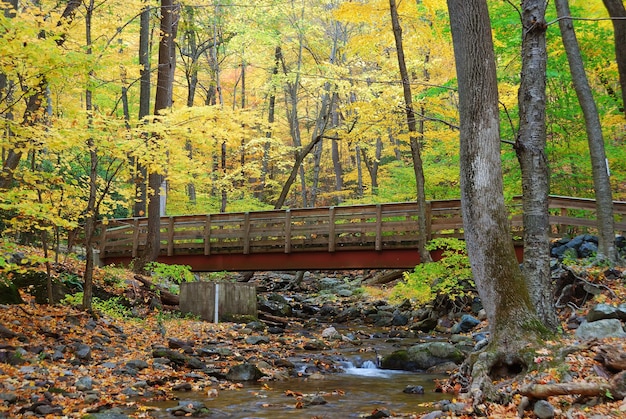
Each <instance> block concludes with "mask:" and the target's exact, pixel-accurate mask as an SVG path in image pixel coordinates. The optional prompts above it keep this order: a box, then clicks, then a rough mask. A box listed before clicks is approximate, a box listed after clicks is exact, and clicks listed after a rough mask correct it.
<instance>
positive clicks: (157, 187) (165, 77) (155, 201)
mask: <svg viewBox="0 0 626 419" xmlns="http://www.w3.org/2000/svg"><path fill="white" fill-rule="evenodd" d="M178 11H179V4H178V3H176V2H175V0H161V25H160V36H161V39H160V41H159V66H158V71H157V87H156V95H155V100H154V113H155V115H156V114H159V112H161V111H163V110H165V109H168V108H170V107H171V106H172V88H173V84H174V68H175V67H174V61H175V54H174V52H175V51H176V50H175V44H174V40H175V37H176V28H177V25H178ZM151 141H158V139H157V138H154V137H153V138H152V139H151ZM162 182H163V179H162V176H161V174H160V173H158V172H156V171H154V170H153V171H152V172H151V173H150V174H149V175H148V189H149V195H150V196H149V199H148V227H147V229H148V232H147V234H146V246H145V248H144V251H143V252H142V254H141V256H140V257H139V259H138V260H137V261H136V263H135V271H137V272H141V271H143V270H144V268H145V265H146V263H148V262H152V261H154V260H156V258H157V257H158V255H159V251H160V247H161V184H162Z"/></svg>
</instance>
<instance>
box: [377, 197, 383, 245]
mask: <svg viewBox="0 0 626 419" xmlns="http://www.w3.org/2000/svg"><path fill="white" fill-rule="evenodd" d="M375 249H376V250H383V207H382V205H380V204H376V244H375Z"/></svg>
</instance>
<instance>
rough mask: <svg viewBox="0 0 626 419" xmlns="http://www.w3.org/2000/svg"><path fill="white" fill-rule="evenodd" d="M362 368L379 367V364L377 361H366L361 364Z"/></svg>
mask: <svg viewBox="0 0 626 419" xmlns="http://www.w3.org/2000/svg"><path fill="white" fill-rule="evenodd" d="M361 368H365V369H368V370H369V369H377V368H378V365H376V363H375V362H374V361H364V362H363V364H361Z"/></svg>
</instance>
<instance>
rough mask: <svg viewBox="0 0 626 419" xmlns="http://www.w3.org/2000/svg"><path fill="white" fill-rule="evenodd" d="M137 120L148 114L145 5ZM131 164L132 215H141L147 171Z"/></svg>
mask: <svg viewBox="0 0 626 419" xmlns="http://www.w3.org/2000/svg"><path fill="white" fill-rule="evenodd" d="M139 65H140V71H139V74H140V84H139V121H140V123H141V121H143V119H144V118H145V117H146V116H148V115H149V114H150V6H149V5H147V4H146V5H145V6H144V8H143V10H142V11H141V16H140V24H139ZM132 163H133V164H132V165H133V168H134V170H135V173H134V177H135V179H134V182H135V203H134V205H133V216H134V217H143V216H145V215H146V212H147V206H146V205H147V201H148V189H147V184H146V182H147V180H148V171H147V170H146V167H145V166H144V165H143V164H141V163H139V162H138V161H137V159H136V158H133V160H132Z"/></svg>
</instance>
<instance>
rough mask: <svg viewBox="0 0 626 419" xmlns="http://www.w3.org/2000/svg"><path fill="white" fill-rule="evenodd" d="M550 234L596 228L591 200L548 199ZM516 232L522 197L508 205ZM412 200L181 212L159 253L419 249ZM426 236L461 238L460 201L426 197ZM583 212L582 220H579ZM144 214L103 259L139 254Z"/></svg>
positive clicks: (107, 231) (118, 223)
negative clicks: (252, 209) (292, 207)
mask: <svg viewBox="0 0 626 419" xmlns="http://www.w3.org/2000/svg"><path fill="white" fill-rule="evenodd" d="M549 206H550V214H551V215H550V223H551V235H552V236H562V235H564V234H570V235H571V234H579V233H581V232H590V233H593V232H594V231H595V201H594V200H591V199H582V198H569V197H560V196H551V197H550V202H549ZM510 212H511V226H512V230H513V234H514V235H516V236H517V237H518V238H519V237H521V234H522V232H521V229H522V218H521V201H520V200H519V199H514V200H513V202H512V204H511V205H510ZM614 212H615V215H616V230H618V231H625V230H626V202H619V201H618V202H615V203H614ZM417 217H418V211H417V205H416V203H415V202H402V203H384V204H370V205H354V206H339V207H322V208H299V209H288V210H267V211H250V212H240V213H218V214H208V215H184V216H172V217H162V218H161V246H160V254H161V255H168V256H173V255H206V256H209V255H216V254H251V253H273V252H284V253H293V252H307V251H327V252H336V251H342V250H357V249H374V250H385V249H403V248H404V249H406V248H417V242H418V240H419V231H418V219H417ZM426 217H427V220H426V225H427V230H428V231H427V235H428V237H427V240H429V239H432V238H436V237H458V238H462V237H463V220H462V217H461V202H460V200H445V201H430V202H429V203H428V206H427V208H426ZM583 217H584V218H583ZM147 226H148V222H147V219H146V218H126V219H115V220H110V221H109V222H108V224H105V225H102V226H101V228H100V234H99V237H98V238H97V241H98V243H99V247H100V252H101V254H100V256H101V258H103V259H106V258H107V257H116V256H132V257H136V256H138V255H139V254H140V252H141V251H142V249H143V248H144V247H145V244H146V237H147Z"/></svg>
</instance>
